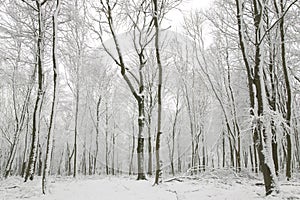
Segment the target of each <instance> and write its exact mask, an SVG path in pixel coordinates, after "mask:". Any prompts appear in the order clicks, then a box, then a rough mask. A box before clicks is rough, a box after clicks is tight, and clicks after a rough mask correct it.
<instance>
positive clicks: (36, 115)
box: [25, 0, 44, 182]
mask: <svg viewBox="0 0 300 200" xmlns="http://www.w3.org/2000/svg"><path fill="white" fill-rule="evenodd" d="M36 6H37V12H38V40H37V51H38V53H37V69H38V70H37V72H38V91H37V97H36V102H35V106H34V111H33V124H32V137H31V149H30V154H29V160H28V166H27V171H26V176H25V182H26V181H27V180H28V178H29V179H30V180H33V178H34V173H35V165H36V157H37V156H36V152H37V142H38V138H37V136H38V131H39V128H38V127H39V121H40V113H41V107H42V98H43V94H44V86H43V76H44V75H43V49H42V48H43V40H44V34H43V27H44V25H43V15H42V3H41V2H40V1H39V0H36Z"/></svg>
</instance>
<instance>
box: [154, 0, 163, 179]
mask: <svg viewBox="0 0 300 200" xmlns="http://www.w3.org/2000/svg"><path fill="white" fill-rule="evenodd" d="M153 4H154V16H153V20H154V26H155V52H156V62H157V65H158V91H157V101H158V108H157V134H156V144H155V155H156V171H155V181H154V184H159V183H160V182H161V177H160V176H161V163H162V162H161V160H160V137H161V135H162V130H161V114H162V98H161V96H162V74H163V71H162V70H163V68H162V64H161V59H160V48H159V32H160V28H159V22H158V20H159V19H158V3H157V0H153Z"/></svg>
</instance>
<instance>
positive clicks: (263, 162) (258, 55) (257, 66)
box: [236, 0, 278, 195]
mask: <svg viewBox="0 0 300 200" xmlns="http://www.w3.org/2000/svg"><path fill="white" fill-rule="evenodd" d="M261 3H262V4H261ZM236 6H237V20H238V31H239V40H240V46H241V51H242V54H243V59H244V64H245V66H246V69H247V73H248V84H249V96H250V106H251V110H250V114H251V115H252V116H253V117H254V118H253V119H254V120H255V121H254V130H253V134H254V136H253V137H254V142H255V144H256V146H257V149H258V155H259V160H260V166H261V170H262V173H263V176H264V182H265V191H266V195H269V194H271V193H272V192H273V191H278V185H277V180H276V174H275V167H274V162H273V157H272V134H271V129H270V125H269V124H268V123H269V121H267V120H268V116H266V113H267V109H268V105H266V94H265V93H266V91H265V87H264V86H265V85H264V81H265V80H264V78H263V76H262V71H263V70H262V67H263V57H262V54H263V49H262V46H263V45H262V44H263V41H262V40H263V38H262V33H263V32H262V31H263V23H264V21H263V17H262V16H263V15H264V11H265V9H266V7H265V6H266V5H265V2H258V1H256V0H254V1H253V8H254V27H255V49H254V50H255V60H254V67H253V74H252V72H251V68H250V64H249V58H248V55H247V47H246V42H245V37H244V31H245V30H244V27H243V23H244V22H243V3H242V1H241V0H236ZM254 92H255V95H254ZM255 102H256V105H255Z"/></svg>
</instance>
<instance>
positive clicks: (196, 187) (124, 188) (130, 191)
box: [0, 173, 300, 200]
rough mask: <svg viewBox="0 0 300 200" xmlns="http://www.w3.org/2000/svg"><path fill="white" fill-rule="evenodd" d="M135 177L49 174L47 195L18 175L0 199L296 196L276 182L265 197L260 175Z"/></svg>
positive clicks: (4, 185) (295, 188)
mask: <svg viewBox="0 0 300 200" xmlns="http://www.w3.org/2000/svg"><path fill="white" fill-rule="evenodd" d="M134 178H135V177H118V176H116V177H102V176H98V177H80V178H77V179H73V178H71V177H51V181H50V185H49V189H50V191H49V194H48V195H42V194H41V186H40V185H41V184H40V183H41V179H39V177H37V178H36V180H34V181H29V182H28V183H24V182H23V179H22V178H20V177H11V178H8V179H7V180H1V181H0V199H1V200H13V199H32V200H41V199H44V200H69V199H70V200H97V199H99V200H119V199H120V200H196V199H197V200H199V199H201V200H205V199H217V200H218V199H222V200H223V199H228V200H235V199H236V200H244V199H267V200H279V199H287V200H294V199H300V182H297V181H291V182H285V181H280V185H281V186H280V189H281V193H279V194H277V195H275V196H270V197H265V196H264V186H263V185H261V184H260V183H262V181H261V179H260V178H257V177H254V176H250V175H244V176H236V175H234V174H232V175H228V174H225V175H224V174H223V173H205V174H201V175H198V176H197V177H187V176H182V177H176V178H169V179H165V182H163V184H160V185H158V186H152V184H153V179H152V178H149V180H147V181H136V180H135V179H134Z"/></svg>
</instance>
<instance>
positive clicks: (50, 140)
mask: <svg viewBox="0 0 300 200" xmlns="http://www.w3.org/2000/svg"><path fill="white" fill-rule="evenodd" d="M59 9H60V0H57V1H56V10H55V12H54V14H53V16H52V29H53V33H52V34H53V35H52V42H53V44H52V45H53V46H52V65H53V99H52V109H51V114H50V124H49V129H48V135H47V146H46V158H45V164H44V171H43V177H42V192H43V194H46V193H47V190H48V188H47V185H48V184H47V183H48V179H47V178H48V175H49V174H50V169H51V157H52V149H53V135H54V128H55V117H56V110H57V102H58V88H59V85H58V84H59V77H58V76H59V69H58V67H57V58H56V54H57V16H58V12H59Z"/></svg>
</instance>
